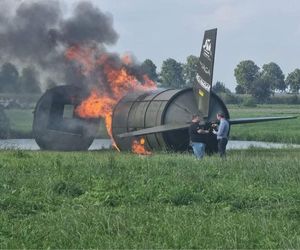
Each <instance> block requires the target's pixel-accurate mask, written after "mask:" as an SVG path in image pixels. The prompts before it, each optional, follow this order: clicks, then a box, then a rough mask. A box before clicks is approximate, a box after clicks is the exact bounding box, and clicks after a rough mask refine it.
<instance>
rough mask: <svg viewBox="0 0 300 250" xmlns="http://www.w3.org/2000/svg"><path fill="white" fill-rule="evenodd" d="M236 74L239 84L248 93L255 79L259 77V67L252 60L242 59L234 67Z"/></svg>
mask: <svg viewBox="0 0 300 250" xmlns="http://www.w3.org/2000/svg"><path fill="white" fill-rule="evenodd" d="M234 76H235V79H236V82H237V84H238V85H241V86H242V87H243V89H244V90H245V92H246V93H247V94H248V93H250V92H251V85H252V83H253V81H254V80H256V79H257V78H258V77H259V67H258V66H257V65H256V64H255V63H254V62H253V61H251V60H245V61H241V62H240V63H239V64H238V65H237V67H236V68H235V69H234Z"/></svg>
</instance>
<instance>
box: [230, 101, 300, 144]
mask: <svg viewBox="0 0 300 250" xmlns="http://www.w3.org/2000/svg"><path fill="white" fill-rule="evenodd" d="M228 109H229V112H230V116H231V118H244V117H250V118H251V117H262V116H298V118H297V119H291V120H282V121H270V122H262V123H253V124H241V125H234V126H232V127H231V133H230V139H232V140H249V141H267V142H285V143H295V144H300V105H260V106H258V107H255V108H246V107H239V106H237V105H229V106H228Z"/></svg>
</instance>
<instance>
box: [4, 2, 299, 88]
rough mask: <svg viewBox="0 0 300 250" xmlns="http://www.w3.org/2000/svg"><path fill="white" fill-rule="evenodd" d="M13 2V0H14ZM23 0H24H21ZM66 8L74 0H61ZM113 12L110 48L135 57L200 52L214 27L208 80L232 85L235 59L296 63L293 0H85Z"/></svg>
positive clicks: (286, 68) (181, 57) (158, 59)
mask: <svg viewBox="0 0 300 250" xmlns="http://www.w3.org/2000/svg"><path fill="white" fill-rule="evenodd" d="M1 1H2V0H1ZM17 1H18V0H17ZM25 1H26V0H25ZM41 1H47V0H41ZM62 2H64V4H63V8H64V10H65V11H66V12H67V13H68V12H70V9H71V8H72V5H74V3H75V2H76V0H62ZM91 2H93V3H94V4H95V5H97V6H98V7H99V8H100V9H101V10H102V11H103V12H108V13H110V14H111V15H112V16H113V20H114V27H115V30H116V31H117V32H118V33H119V36H120V37H119V40H118V42H117V44H116V45H114V46H111V47H110V48H109V50H110V51H116V52H119V53H124V52H132V53H133V54H134V55H135V56H136V58H137V59H138V60H139V61H143V60H145V59H146V58H149V59H151V60H152V61H153V62H154V63H155V64H156V65H157V66H158V67H159V68H160V66H161V64H162V61H163V60H165V59H167V58H174V59H176V60H178V61H180V62H185V60H186V57H187V56H189V55H191V54H193V55H199V54H200V46H201V43H202V39H203V33H204V31H205V29H211V28H218V38H217V50H216V60H215V70H214V82H215V81H222V82H224V83H225V85H226V87H228V88H230V89H232V90H233V89H234V87H235V85H236V83H235V78H234V73H233V71H234V68H235V67H236V65H237V64H238V63H239V62H240V61H241V60H246V59H250V60H253V61H254V62H255V63H256V64H257V65H258V66H259V67H261V66H262V65H263V64H265V63H269V62H275V63H277V64H278V65H279V66H280V67H281V69H282V70H283V73H284V74H285V75H287V74H288V73H290V72H291V71H293V70H294V69H295V68H300V1H299V0H285V1H283V0H152V1H150V0H91Z"/></svg>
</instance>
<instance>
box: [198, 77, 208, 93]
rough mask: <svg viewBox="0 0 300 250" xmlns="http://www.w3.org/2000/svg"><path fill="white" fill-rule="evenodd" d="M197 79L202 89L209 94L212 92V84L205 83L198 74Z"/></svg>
mask: <svg viewBox="0 0 300 250" xmlns="http://www.w3.org/2000/svg"><path fill="white" fill-rule="evenodd" d="M196 79H197V81H198V83H199V84H200V86H201V87H202V88H204V89H205V90H206V91H207V92H210V84H209V83H208V82H206V81H204V80H203V79H202V78H201V76H199V75H198V74H197V75H196Z"/></svg>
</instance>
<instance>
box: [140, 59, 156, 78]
mask: <svg viewBox="0 0 300 250" xmlns="http://www.w3.org/2000/svg"><path fill="white" fill-rule="evenodd" d="M141 71H142V74H143V75H147V76H148V77H149V78H150V79H151V80H152V81H155V82H156V81H157V80H158V75H157V72H156V65H155V64H154V63H153V62H152V61H151V60H150V59H146V60H145V61H144V62H143V63H142V65H141Z"/></svg>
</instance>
